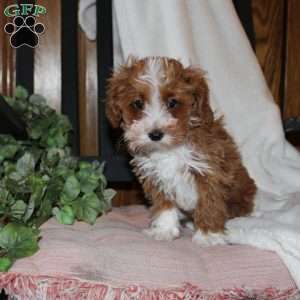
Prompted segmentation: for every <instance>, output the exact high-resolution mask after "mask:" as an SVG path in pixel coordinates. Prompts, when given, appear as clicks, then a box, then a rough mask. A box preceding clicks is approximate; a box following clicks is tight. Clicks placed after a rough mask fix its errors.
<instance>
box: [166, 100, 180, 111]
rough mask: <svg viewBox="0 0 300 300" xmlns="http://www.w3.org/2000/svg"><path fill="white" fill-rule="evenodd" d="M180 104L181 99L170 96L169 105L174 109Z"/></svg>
mask: <svg viewBox="0 0 300 300" xmlns="http://www.w3.org/2000/svg"><path fill="white" fill-rule="evenodd" d="M178 105H179V101H178V100H177V99H176V98H170V99H168V101H167V107H168V108H170V109H172V108H175V107H177V106H178Z"/></svg>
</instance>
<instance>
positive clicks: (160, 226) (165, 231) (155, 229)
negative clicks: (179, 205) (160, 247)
mask: <svg viewBox="0 0 300 300" xmlns="http://www.w3.org/2000/svg"><path fill="white" fill-rule="evenodd" d="M179 229H180V224H179V219H178V214H177V209H176V208H172V209H168V210H165V211H163V212H162V213H161V214H160V215H159V216H158V217H157V218H156V219H155V220H154V221H153V222H152V224H151V227H150V229H146V230H144V233H146V234H147V235H149V236H151V237H153V238H154V239H156V240H166V241H170V240H174V239H176V238H178V237H179V234H180V230H179Z"/></svg>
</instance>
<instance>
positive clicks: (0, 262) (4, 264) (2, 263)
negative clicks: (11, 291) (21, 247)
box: [0, 257, 13, 272]
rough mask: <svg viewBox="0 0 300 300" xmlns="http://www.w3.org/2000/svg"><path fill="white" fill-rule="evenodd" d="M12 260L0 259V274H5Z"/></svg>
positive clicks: (7, 258)
mask: <svg viewBox="0 0 300 300" xmlns="http://www.w3.org/2000/svg"><path fill="white" fill-rule="evenodd" d="M12 264H13V260H12V259H11V258H9V257H0V272H6V271H8V270H9V268H10V267H11V266H12Z"/></svg>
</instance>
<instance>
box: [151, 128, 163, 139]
mask: <svg viewBox="0 0 300 300" xmlns="http://www.w3.org/2000/svg"><path fill="white" fill-rule="evenodd" d="M148 136H149V138H150V139H151V140H152V141H155V142H156V141H160V140H161V139H162V138H163V136H164V133H163V132H161V131H160V130H153V131H151V132H150V133H149V134H148Z"/></svg>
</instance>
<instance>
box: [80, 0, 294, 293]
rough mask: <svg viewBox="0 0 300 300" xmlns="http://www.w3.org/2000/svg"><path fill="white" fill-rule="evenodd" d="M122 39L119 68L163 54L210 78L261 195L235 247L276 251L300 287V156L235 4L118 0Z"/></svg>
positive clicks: (239, 226)
mask: <svg viewBox="0 0 300 300" xmlns="http://www.w3.org/2000/svg"><path fill="white" fill-rule="evenodd" d="M81 2H82V3H83V4H84V2H89V5H90V4H91V3H90V1H88V0H81ZM82 7H84V5H83V6H82ZM82 7H81V8H82ZM89 7H90V6H89ZM94 9H95V7H94ZM83 11H84V9H82V10H81V12H83ZM82 19H83V18H81V21H82ZM87 21H88V20H87V19H85V21H83V23H85V22H87ZM85 27H86V26H85ZM94 30H95V28H94ZM114 33H115V58H116V60H115V61H117V62H118V63H121V62H122V61H124V59H125V58H126V57H127V56H128V55H135V56H138V57H144V56H156V55H160V56H169V57H175V58H178V59H180V60H181V61H182V62H183V63H184V64H185V65H189V64H192V65H198V66H200V67H201V68H202V69H204V70H205V71H206V72H207V78H208V81H209V86H210V96H211V104H212V106H213V107H214V109H215V110H216V111H217V113H219V114H223V115H224V116H225V122H226V127H227V129H228V131H229V132H230V133H231V135H232V136H233V137H234V139H235V141H236V142H237V144H238V146H239V149H240V152H241V154H242V158H243V162H244V164H245V165H246V167H247V169H248V171H249V173H250V175H251V176H252V177H253V178H254V179H255V181H256V184H257V186H258V187H259V189H260V192H259V193H258V195H257V198H256V211H255V213H254V214H253V216H251V217H247V218H237V219H235V220H231V221H229V222H228V224H227V228H228V233H227V237H228V241H229V242H232V243H241V244H250V245H254V246H258V247H260V248H264V249H269V250H274V251H276V252H277V253H278V254H279V255H280V256H281V258H282V259H283V261H284V262H285V264H286V265H287V267H288V268H289V270H290V272H291V274H292V275H293V277H294V279H295V282H296V284H297V285H298V287H299V288H300V154H299V152H298V151H297V150H296V149H295V148H293V147H292V146H291V145H290V144H289V143H288V142H287V141H286V140H285V138H284V133H283V129H282V122H281V118H280V113H279V110H278V108H277V106H276V105H275V104H274V101H273V98H272V95H271V93H270V91H269V89H268V87H267V85H266V82H265V79H264V77H263V74H262V72H261V69H260V67H259V65H258V62H257V60H256V57H255V54H254V52H253V50H252V49H251V46H250V44H249V42H248V40H247V37H246V35H245V33H244V31H243V28H242V26H241V24H240V21H239V19H238V17H237V15H236V12H235V9H234V7H233V4H232V2H231V0H222V1H220V0H188V1H187V0H163V1H161V0H143V1H141V0H126V1H124V0H114ZM117 42H118V43H117Z"/></svg>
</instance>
